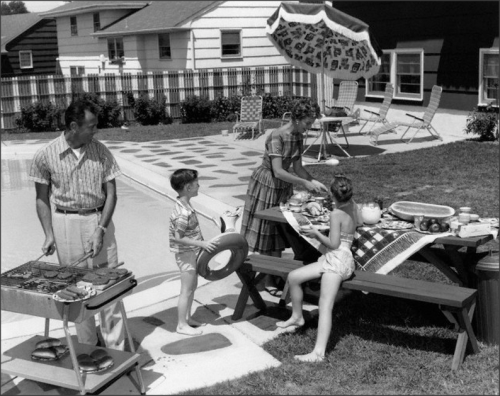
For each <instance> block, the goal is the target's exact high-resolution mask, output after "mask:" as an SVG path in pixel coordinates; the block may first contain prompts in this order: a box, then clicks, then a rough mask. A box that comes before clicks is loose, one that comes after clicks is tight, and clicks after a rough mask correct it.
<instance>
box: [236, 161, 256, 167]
mask: <svg viewBox="0 0 500 396" xmlns="http://www.w3.org/2000/svg"><path fill="white" fill-rule="evenodd" d="M249 165H255V162H244V163H242V164H233V166H249Z"/></svg>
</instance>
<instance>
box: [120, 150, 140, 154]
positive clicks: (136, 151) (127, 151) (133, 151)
mask: <svg viewBox="0 0 500 396" xmlns="http://www.w3.org/2000/svg"><path fill="white" fill-rule="evenodd" d="M139 151H141V150H140V149H128V150H121V152H122V153H138V152H139Z"/></svg>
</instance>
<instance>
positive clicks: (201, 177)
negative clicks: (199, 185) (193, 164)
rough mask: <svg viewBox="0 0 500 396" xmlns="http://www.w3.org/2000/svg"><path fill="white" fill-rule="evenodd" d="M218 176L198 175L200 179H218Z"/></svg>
mask: <svg viewBox="0 0 500 396" xmlns="http://www.w3.org/2000/svg"><path fill="white" fill-rule="evenodd" d="M218 179H219V178H218V177H210V176H198V180H218Z"/></svg>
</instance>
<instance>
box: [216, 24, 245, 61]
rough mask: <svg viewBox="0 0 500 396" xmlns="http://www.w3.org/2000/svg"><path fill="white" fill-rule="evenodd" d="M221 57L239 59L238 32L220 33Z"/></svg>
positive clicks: (239, 44) (239, 41)
mask: <svg viewBox="0 0 500 396" xmlns="http://www.w3.org/2000/svg"><path fill="white" fill-rule="evenodd" d="M220 39H221V56H222V57H240V56H241V37H240V31H239V30H225V31H221V32H220Z"/></svg>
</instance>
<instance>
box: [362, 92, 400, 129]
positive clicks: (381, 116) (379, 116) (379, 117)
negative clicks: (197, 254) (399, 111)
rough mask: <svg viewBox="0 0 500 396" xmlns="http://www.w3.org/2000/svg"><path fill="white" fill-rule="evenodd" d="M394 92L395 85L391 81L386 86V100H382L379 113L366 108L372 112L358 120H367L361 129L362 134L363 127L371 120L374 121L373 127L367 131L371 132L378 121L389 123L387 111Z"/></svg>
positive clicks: (368, 111)
mask: <svg viewBox="0 0 500 396" xmlns="http://www.w3.org/2000/svg"><path fill="white" fill-rule="evenodd" d="M393 94H394V86H393V85H392V84H390V83H387V84H386V86H385V93H384V100H383V102H382V105H381V106H380V110H379V111H378V113H377V112H376V111H371V110H367V109H364V111H366V112H367V113H370V116H368V117H358V120H362V121H365V123H364V124H363V126H362V127H361V129H360V130H359V133H360V134H361V131H362V130H363V128H364V127H365V126H366V124H368V123H369V122H371V123H373V124H372V126H371V128H370V129H369V130H368V132H367V133H370V131H371V130H372V129H373V127H374V126H375V124H376V123H378V122H381V123H382V124H387V123H388V122H389V121H388V120H387V118H386V117H387V112H388V111H389V107H390V106H391V103H392V95H393Z"/></svg>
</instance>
